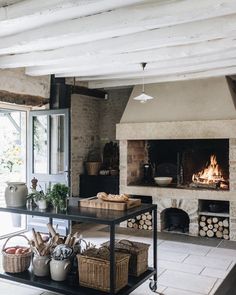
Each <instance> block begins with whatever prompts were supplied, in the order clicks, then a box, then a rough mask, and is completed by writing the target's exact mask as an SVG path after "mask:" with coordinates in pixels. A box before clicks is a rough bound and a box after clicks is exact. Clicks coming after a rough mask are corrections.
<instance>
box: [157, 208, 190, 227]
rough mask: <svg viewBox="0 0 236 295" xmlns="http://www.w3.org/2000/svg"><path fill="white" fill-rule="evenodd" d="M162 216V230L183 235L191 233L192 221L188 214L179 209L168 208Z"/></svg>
mask: <svg viewBox="0 0 236 295" xmlns="http://www.w3.org/2000/svg"><path fill="white" fill-rule="evenodd" d="M161 214H162V217H161V219H162V230H167V231H175V232H181V233H187V232H189V223H190V219H189V216H188V214H187V213H186V212H185V211H184V210H182V209H178V208H167V209H165V210H163V212H162V213H161Z"/></svg>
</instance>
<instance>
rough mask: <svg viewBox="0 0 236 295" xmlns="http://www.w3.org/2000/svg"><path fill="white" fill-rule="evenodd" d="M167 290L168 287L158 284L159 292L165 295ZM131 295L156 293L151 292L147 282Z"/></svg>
mask: <svg viewBox="0 0 236 295" xmlns="http://www.w3.org/2000/svg"><path fill="white" fill-rule="evenodd" d="M165 290H166V286H163V285H160V284H158V286H157V292H159V293H162V294H163V295H165ZM130 294H131V295H154V294H155V293H154V292H152V291H151V290H150V288H149V281H147V282H145V283H144V284H142V285H141V286H140V287H138V288H137V289H136V290H134V291H133V292H132V293H130Z"/></svg>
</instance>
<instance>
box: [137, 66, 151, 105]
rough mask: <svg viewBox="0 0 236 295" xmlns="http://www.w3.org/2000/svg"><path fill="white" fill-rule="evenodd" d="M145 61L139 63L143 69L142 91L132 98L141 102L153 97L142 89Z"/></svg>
mask: <svg viewBox="0 0 236 295" xmlns="http://www.w3.org/2000/svg"><path fill="white" fill-rule="evenodd" d="M146 65H147V63H146V62H142V63H141V66H142V69H143V88H142V93H141V94H140V95H138V96H135V97H134V98H133V99H134V100H138V101H140V102H141V103H145V102H147V101H148V100H150V99H153V98H154V97H152V96H150V95H147V94H146V93H145V91H144V69H145V67H146Z"/></svg>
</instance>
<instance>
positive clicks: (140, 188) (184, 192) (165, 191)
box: [120, 184, 235, 202]
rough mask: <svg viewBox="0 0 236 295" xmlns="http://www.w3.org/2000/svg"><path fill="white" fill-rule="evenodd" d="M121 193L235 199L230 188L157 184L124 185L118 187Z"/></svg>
mask: <svg viewBox="0 0 236 295" xmlns="http://www.w3.org/2000/svg"><path fill="white" fill-rule="evenodd" d="M120 192H121V193H127V194H130V195H132V194H133V195H141V196H142V195H143V196H145V195H149V196H152V197H153V200H154V202H155V199H157V198H162V197H164V198H172V199H180V198H181V199H190V200H194V199H195V200H198V199H205V200H232V201H234V200H235V192H234V191H230V190H225V191H224V190H210V189H193V188H176V187H170V186H168V187H160V186H157V185H153V186H147V185H141V184H139V185H137V184H136V185H126V186H121V187H120Z"/></svg>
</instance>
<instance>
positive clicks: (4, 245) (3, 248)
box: [2, 235, 32, 251]
mask: <svg viewBox="0 0 236 295" xmlns="http://www.w3.org/2000/svg"><path fill="white" fill-rule="evenodd" d="M15 237H22V238H25V239H26V240H27V242H28V244H29V245H30V248H31V244H30V240H29V239H28V238H27V237H26V236H25V235H14V236H11V237H9V238H7V240H6V242H5V243H4V244H3V246H2V251H4V250H5V247H6V245H7V243H8V241H9V240H10V239H12V238H15ZM31 249H32V248H31Z"/></svg>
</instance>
